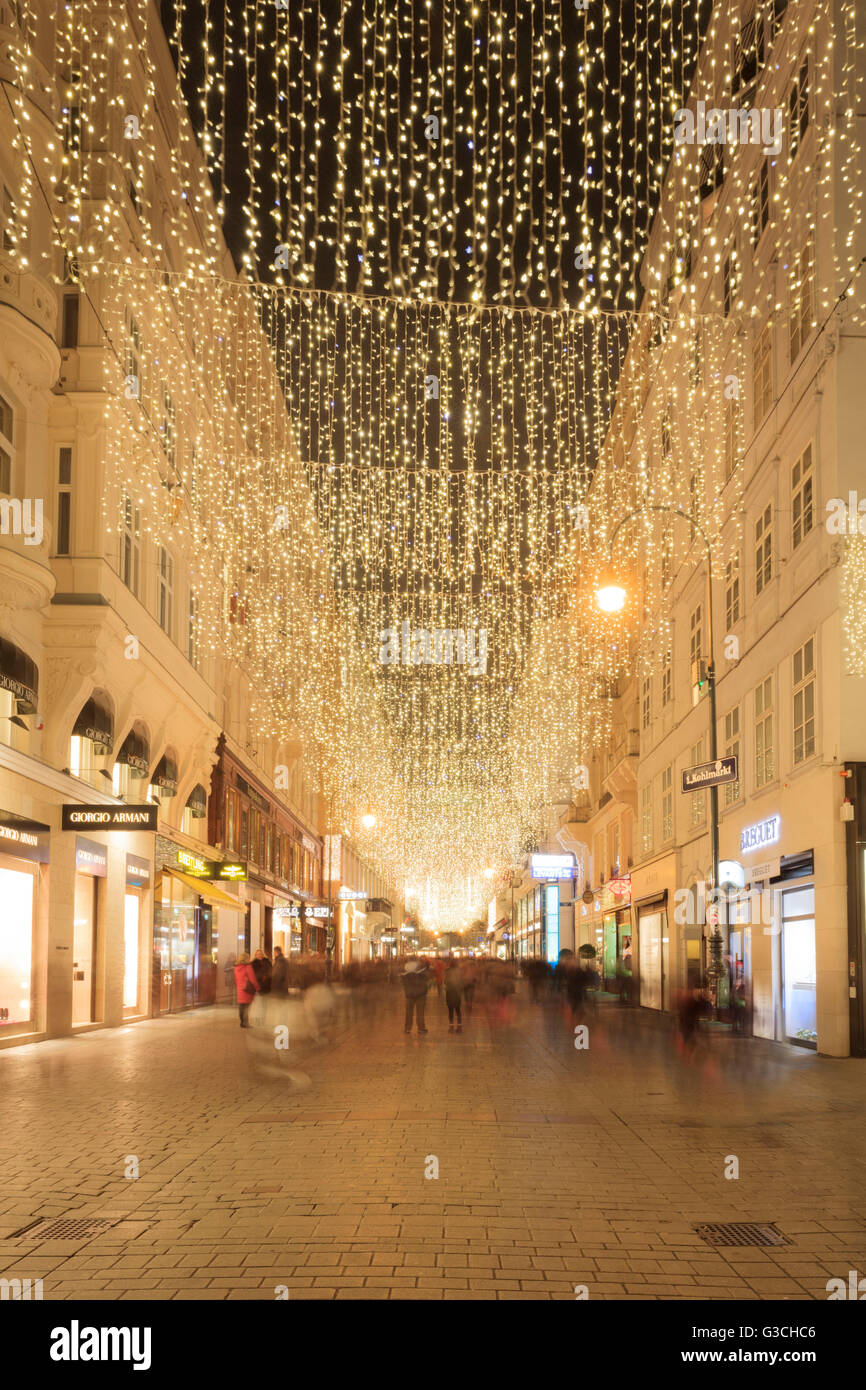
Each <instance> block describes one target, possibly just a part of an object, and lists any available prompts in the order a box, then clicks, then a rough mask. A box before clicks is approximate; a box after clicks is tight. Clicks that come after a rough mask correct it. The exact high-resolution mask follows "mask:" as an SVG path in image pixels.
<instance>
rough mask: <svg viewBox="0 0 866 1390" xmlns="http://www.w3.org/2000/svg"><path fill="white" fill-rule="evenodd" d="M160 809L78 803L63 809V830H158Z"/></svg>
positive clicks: (61, 826)
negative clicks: (82, 804)
mask: <svg viewBox="0 0 866 1390" xmlns="http://www.w3.org/2000/svg"><path fill="white" fill-rule="evenodd" d="M158 820H159V807H158V806H152V805H145V806H79V805H78V804H77V803H76V802H73V803H72V804H71V805H69V804H66V805H64V806H63V807H62V808H61V822H60V828H61V829H62V830H156V827H157V823H158Z"/></svg>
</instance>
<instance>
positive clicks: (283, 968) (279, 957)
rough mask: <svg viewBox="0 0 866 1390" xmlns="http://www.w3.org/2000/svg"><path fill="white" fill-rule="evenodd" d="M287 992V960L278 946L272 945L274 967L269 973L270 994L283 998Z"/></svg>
mask: <svg viewBox="0 0 866 1390" xmlns="http://www.w3.org/2000/svg"><path fill="white" fill-rule="evenodd" d="M288 993H289V962H288V961H287V960H286V957H285V956H284V955H283V952H282V949H281V947H279V946H275V947H274V968H273V971H272V973H271V994H279V995H282V996H283V998H285V997H286V996H287V995H288Z"/></svg>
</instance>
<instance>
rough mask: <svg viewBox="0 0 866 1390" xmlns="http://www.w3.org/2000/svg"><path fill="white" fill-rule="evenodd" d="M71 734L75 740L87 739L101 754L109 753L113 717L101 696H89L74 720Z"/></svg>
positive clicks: (112, 731) (112, 739)
mask: <svg viewBox="0 0 866 1390" xmlns="http://www.w3.org/2000/svg"><path fill="white" fill-rule="evenodd" d="M72 732H73V734H74V735H75V736H76V737H77V738H89V739H90V741H91V743H93V744H94V745H95V746H96V748H97V749H101V750H102V753H103V754H105V753H110V752H111V750H112V748H113V747H114V715H113V714H112V712H111V710H110V709H109V707H108V704H107V703H106V701H105V700H104V699H103V698H102V697H101V696H99V695H91V697H90V699H89V700H88V701H87V704H86V705H85V706H84V707H83V709H82V711H81V713H80V714H79V716H78V718H77V719H76V721H75V727H74V729H73V730H72Z"/></svg>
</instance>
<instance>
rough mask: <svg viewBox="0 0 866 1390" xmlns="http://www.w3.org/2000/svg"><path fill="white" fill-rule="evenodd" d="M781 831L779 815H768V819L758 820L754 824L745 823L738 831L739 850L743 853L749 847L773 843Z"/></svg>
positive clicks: (755, 847)
mask: <svg viewBox="0 0 866 1390" xmlns="http://www.w3.org/2000/svg"><path fill="white" fill-rule="evenodd" d="M781 833H782V817H781V816H770V817H769V819H768V820H760V821H758V822H757V824H756V825H747V826H746V827H745V829H743V830H741V831H740V851H741V852H742V853H744V854H745V853H748V851H749V850H750V849H759V848H761V847H762V846H763V845H774V844H775V843H776V841H777V840H778V839H779V836H780V835H781Z"/></svg>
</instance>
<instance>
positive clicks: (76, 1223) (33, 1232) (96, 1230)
mask: <svg viewBox="0 0 866 1390" xmlns="http://www.w3.org/2000/svg"><path fill="white" fill-rule="evenodd" d="M116 1225H117V1222H116V1221H105V1220H104V1219H103V1218H102V1217H99V1216H82V1217H69V1216H61V1217H53V1216H52V1217H43V1218H42V1219H41V1220H39V1221H31V1222H30V1225H29V1226H22V1227H21V1230H20V1231H16V1232H15V1234H14V1235H13V1236H11V1237H10V1239H11V1240H18V1239H19V1238H20V1237H21V1236H25V1235H26V1236H27V1238H28V1240H86V1239H87V1238H88V1236H100V1235H102V1234H103V1232H104V1231H108V1230H110V1229H111V1227H112V1226H116Z"/></svg>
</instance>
